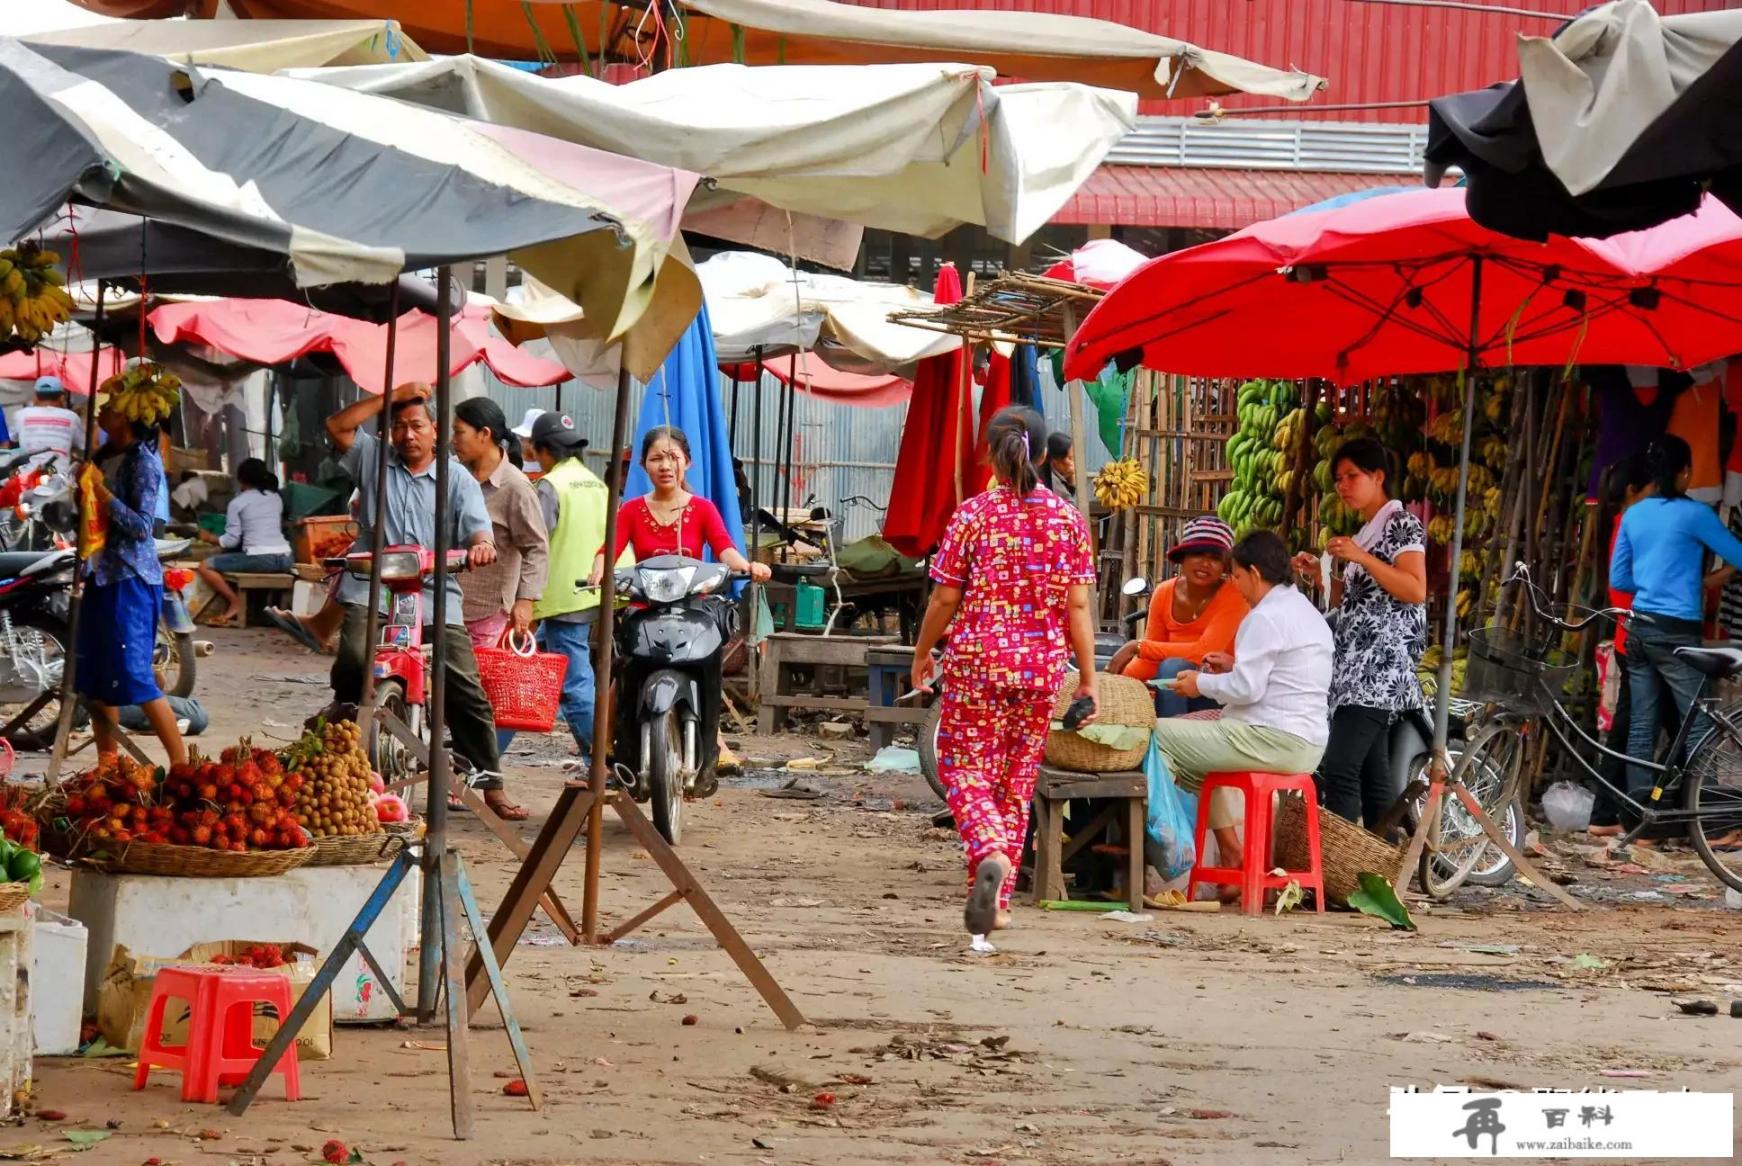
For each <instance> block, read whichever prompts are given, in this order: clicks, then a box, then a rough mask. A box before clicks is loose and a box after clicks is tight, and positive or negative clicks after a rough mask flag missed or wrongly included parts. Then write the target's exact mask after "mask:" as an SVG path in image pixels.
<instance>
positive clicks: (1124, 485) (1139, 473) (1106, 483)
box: [1095, 458, 1149, 510]
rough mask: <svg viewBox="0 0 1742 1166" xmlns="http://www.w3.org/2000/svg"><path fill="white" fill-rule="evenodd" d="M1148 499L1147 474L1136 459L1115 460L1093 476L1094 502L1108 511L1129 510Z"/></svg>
mask: <svg viewBox="0 0 1742 1166" xmlns="http://www.w3.org/2000/svg"><path fill="white" fill-rule="evenodd" d="M1148 497H1149V473H1148V471H1147V470H1145V469H1144V468H1143V466H1142V465H1141V464H1140V463H1139V462H1138V461H1137V459H1136V458H1116V459H1114V460H1113V461H1110V462H1108V463H1107V464H1106V465H1104V466H1102V467H1101V472H1100V473H1098V474H1096V475H1095V501H1097V502H1099V503H1100V504H1101V505H1103V506H1105V507H1106V508H1107V509H1109V510H1129V509H1131V508H1132V507H1133V506H1136V505H1137V504H1138V503H1140V502H1142V501H1144V500H1145V499H1146V498H1148Z"/></svg>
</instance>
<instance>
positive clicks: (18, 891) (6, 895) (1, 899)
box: [0, 883, 30, 913]
mask: <svg viewBox="0 0 1742 1166" xmlns="http://www.w3.org/2000/svg"><path fill="white" fill-rule="evenodd" d="M29 899H30V884H29V883H0V913H7V912H11V911H16V910H18V908H20V907H22V906H24V904H25V903H26V902H28V901H29Z"/></svg>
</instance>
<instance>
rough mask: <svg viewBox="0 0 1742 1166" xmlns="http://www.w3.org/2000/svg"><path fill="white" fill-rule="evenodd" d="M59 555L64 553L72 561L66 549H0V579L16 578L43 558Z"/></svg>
mask: <svg viewBox="0 0 1742 1166" xmlns="http://www.w3.org/2000/svg"><path fill="white" fill-rule="evenodd" d="M60 555H65V556H66V557H67V561H68V562H71V561H72V556H71V555H70V554H69V553H68V552H66V551H0V579H16V578H18V576H20V575H22V574H24V573H25V572H26V571H27V570H29V569H30V568H31V567H33V566H35V565H36V564H37V563H40V562H42V561H43V560H44V559H52V558H55V557H57V556H60Z"/></svg>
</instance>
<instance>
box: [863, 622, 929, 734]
mask: <svg viewBox="0 0 1742 1166" xmlns="http://www.w3.org/2000/svg"><path fill="white" fill-rule="evenodd" d="M912 673H913V648H912V647H911V646H898V647H892V648H872V649H871V650H870V651H869V652H867V653H865V683H866V688H867V689H868V690H869V692H870V703H869V704H867V705H866V708H865V727H866V728H867V729H868V730H870V733H871V748H873V749H882V748H884V747H885V746H887V745H888V744H889V743H890V741H892V740H893V739H894V737H895V726H897V725H913V726H914V727H915V728H916V729H917V728H918V726H920V725H923V724H925V720H926V717H927V716H928V715H929V710H928V709H927V707H926V706H925V705H898V704H896V703H895V698H896V697H898V696H900V695H901V694H902V693H904V692H906V691H907V685H908V677H909V676H911V675H912Z"/></svg>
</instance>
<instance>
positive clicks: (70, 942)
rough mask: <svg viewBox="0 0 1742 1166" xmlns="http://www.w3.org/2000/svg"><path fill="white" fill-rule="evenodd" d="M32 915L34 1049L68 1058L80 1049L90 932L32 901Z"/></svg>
mask: <svg viewBox="0 0 1742 1166" xmlns="http://www.w3.org/2000/svg"><path fill="white" fill-rule="evenodd" d="M30 910H31V911H33V912H34V913H35V915H36V922H35V925H34V926H33V927H32V928H31V935H30V983H31V996H30V1027H31V1032H32V1033H33V1034H34V1035H35V1037H36V1051H37V1053H38V1055H40V1056H45V1057H70V1056H73V1055H74V1054H76V1053H77V1052H78V1051H79V1029H80V1027H81V1026H82V1025H83V1023H84V1017H85V1008H84V1000H83V998H82V993H83V989H84V984H85V949H86V945H87V941H88V939H89V937H90V932H89V931H88V930H87V929H86V927H85V925H84V924H83V923H80V922H79V921H78V920H76V919H68V918H67V917H66V916H65V915H60V914H57V913H56V912H53V911H50V910H49V909H48V908H47V907H41V906H37V905H36V904H34V903H32V904H31V905H30Z"/></svg>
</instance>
